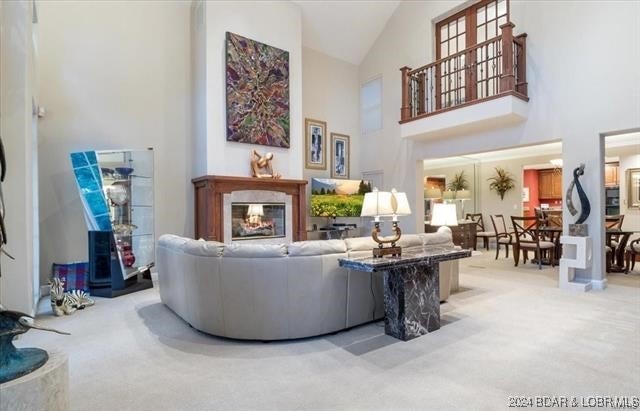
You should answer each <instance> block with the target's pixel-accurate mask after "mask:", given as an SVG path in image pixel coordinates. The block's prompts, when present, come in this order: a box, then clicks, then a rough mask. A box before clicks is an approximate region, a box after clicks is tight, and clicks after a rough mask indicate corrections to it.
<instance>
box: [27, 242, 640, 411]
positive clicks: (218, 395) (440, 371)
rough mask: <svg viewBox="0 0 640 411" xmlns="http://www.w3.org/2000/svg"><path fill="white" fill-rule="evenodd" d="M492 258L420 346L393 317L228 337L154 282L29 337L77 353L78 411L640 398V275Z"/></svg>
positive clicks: (466, 280)
mask: <svg viewBox="0 0 640 411" xmlns="http://www.w3.org/2000/svg"><path fill="white" fill-rule="evenodd" d="M493 256H494V253H493V251H490V252H488V253H484V254H483V255H476V256H474V257H472V258H469V259H467V260H464V261H463V262H462V264H461V275H460V284H461V288H462V289H461V291H460V292H459V293H457V294H454V295H452V296H451V298H450V300H449V302H448V303H446V304H443V305H442V307H441V309H442V323H443V324H442V328H441V329H440V330H439V331H437V332H435V333H432V334H428V335H426V336H423V337H421V338H418V339H415V340H412V341H410V342H401V341H398V340H395V339H393V338H391V337H388V336H386V335H385V334H384V328H383V327H382V325H383V323H382V322H378V323H375V324H369V325H365V326H361V327H357V328H355V329H352V330H349V331H345V332H340V333H338V334H335V335H328V336H323V337H317V338H310V339H305V340H299V341H290V342H275V343H259V342H251V343H247V342H240V341H232V340H225V339H220V338H216V337H212V336H208V335H205V334H202V333H200V332H198V331H196V330H194V329H192V328H190V327H189V326H188V325H187V324H186V323H185V322H184V321H182V320H181V319H180V318H178V317H177V316H176V315H175V314H174V313H173V312H172V311H170V310H169V309H168V308H166V307H165V306H164V305H162V304H161V303H160V300H159V297H158V293H157V289H152V290H146V291H142V292H139V293H136V294H132V295H128V296H124V297H120V298H117V299H112V300H109V299H99V300H98V301H97V304H96V306H94V307H92V308H90V309H87V310H86V311H83V312H79V313H77V314H75V315H73V316H70V317H64V318H55V317H52V316H50V314H43V315H41V316H40V318H38V320H39V321H40V322H41V323H43V324H44V325H46V326H51V327H56V328H59V329H63V330H66V331H69V332H71V333H72V334H73V335H72V336H60V335H56V334H51V333H45V332H39V331H32V332H29V333H28V334H26V335H25V336H24V337H23V338H22V339H21V340H20V341H19V342H18V345H20V346H40V347H44V348H46V349H58V350H65V351H66V352H67V353H68V354H69V364H70V378H71V401H72V408H73V409H74V410H218V409H226V410H241V409H256V410H298V409H300V410H302V409H304V410H347V409H349V410H354V409H360V410H386V409H412V410H424V409H431V410H474V409H478V410H499V409H506V408H507V405H508V399H509V397H510V396H585V397H586V396H596V395H600V396H616V395H618V396H634V395H635V396H638V395H640V273H638V272H635V273H632V274H629V275H627V276H625V275H624V274H616V275H611V276H609V288H608V289H607V290H605V291H603V292H590V293H586V294H571V293H567V292H564V291H561V290H559V289H557V288H556V287H557V268H556V269H552V268H550V267H545V268H543V269H542V270H538V269H537V266H533V265H531V264H527V265H525V266H521V267H518V268H515V267H513V260H512V259H509V260H506V259H504V258H502V259H501V260H498V261H494V260H493ZM43 305H44V304H43ZM45 311H46V310H45Z"/></svg>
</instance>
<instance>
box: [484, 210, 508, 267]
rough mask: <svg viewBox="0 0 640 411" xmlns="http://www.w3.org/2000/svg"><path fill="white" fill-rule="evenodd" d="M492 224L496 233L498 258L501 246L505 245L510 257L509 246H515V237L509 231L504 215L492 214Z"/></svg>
mask: <svg viewBox="0 0 640 411" xmlns="http://www.w3.org/2000/svg"><path fill="white" fill-rule="evenodd" d="M489 217H490V218H491V224H492V225H493V231H494V232H495V233H496V260H497V259H498V254H499V253H500V246H501V245H503V246H504V250H505V252H506V257H507V258H509V247H510V246H513V237H512V236H511V233H510V232H509V231H507V224H506V223H505V222H504V216H503V215H502V214H496V215H490V216H489Z"/></svg>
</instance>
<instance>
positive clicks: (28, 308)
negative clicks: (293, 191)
mask: <svg viewBox="0 0 640 411" xmlns="http://www.w3.org/2000/svg"><path fill="white" fill-rule="evenodd" d="M32 30H33V25H32V3H31V2H2V3H1V4H0V135H2V139H3V142H4V149H5V157H6V160H7V170H6V178H5V182H4V183H3V184H2V190H3V195H4V204H5V215H4V222H5V227H6V231H7V245H6V247H5V249H6V251H7V252H8V253H10V254H11V255H12V256H13V257H14V258H15V259H14V260H11V259H9V258H7V256H5V255H0V265H1V267H0V271H1V273H2V276H1V277H0V302H1V303H2V305H4V306H5V307H6V308H7V309H11V310H18V311H22V312H25V313H28V314H33V313H34V308H35V302H36V301H37V296H38V293H39V289H38V287H37V284H38V281H37V277H38V274H37V270H38V245H37V241H38V222H37V220H36V218H35V212H36V211H37V210H38V199H37V197H38V196H37V193H36V192H35V187H36V184H35V180H36V175H37V166H35V165H34V163H35V162H37V158H38V157H37V152H36V147H37V141H36V138H37V132H36V130H37V124H36V123H37V120H36V119H35V117H34V116H33V115H32V97H35V95H36V93H35V78H34V67H35V59H36V53H35V48H34V47H33V37H32V35H33V31H32Z"/></svg>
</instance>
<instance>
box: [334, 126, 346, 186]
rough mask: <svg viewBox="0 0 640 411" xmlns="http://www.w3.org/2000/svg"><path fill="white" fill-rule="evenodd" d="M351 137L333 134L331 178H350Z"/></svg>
mask: <svg viewBox="0 0 640 411" xmlns="http://www.w3.org/2000/svg"><path fill="white" fill-rule="evenodd" d="M350 155H351V152H350V149H349V136H347V135H344V134H338V133H331V178H347V179H348V178H349V156H350Z"/></svg>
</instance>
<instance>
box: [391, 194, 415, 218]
mask: <svg viewBox="0 0 640 411" xmlns="http://www.w3.org/2000/svg"><path fill="white" fill-rule="evenodd" d="M391 206H392V208H393V215H395V216H405V215H411V207H410V206H409V200H408V199H407V194H406V193H398V192H397V191H396V189H395V188H394V189H393V190H391Z"/></svg>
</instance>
